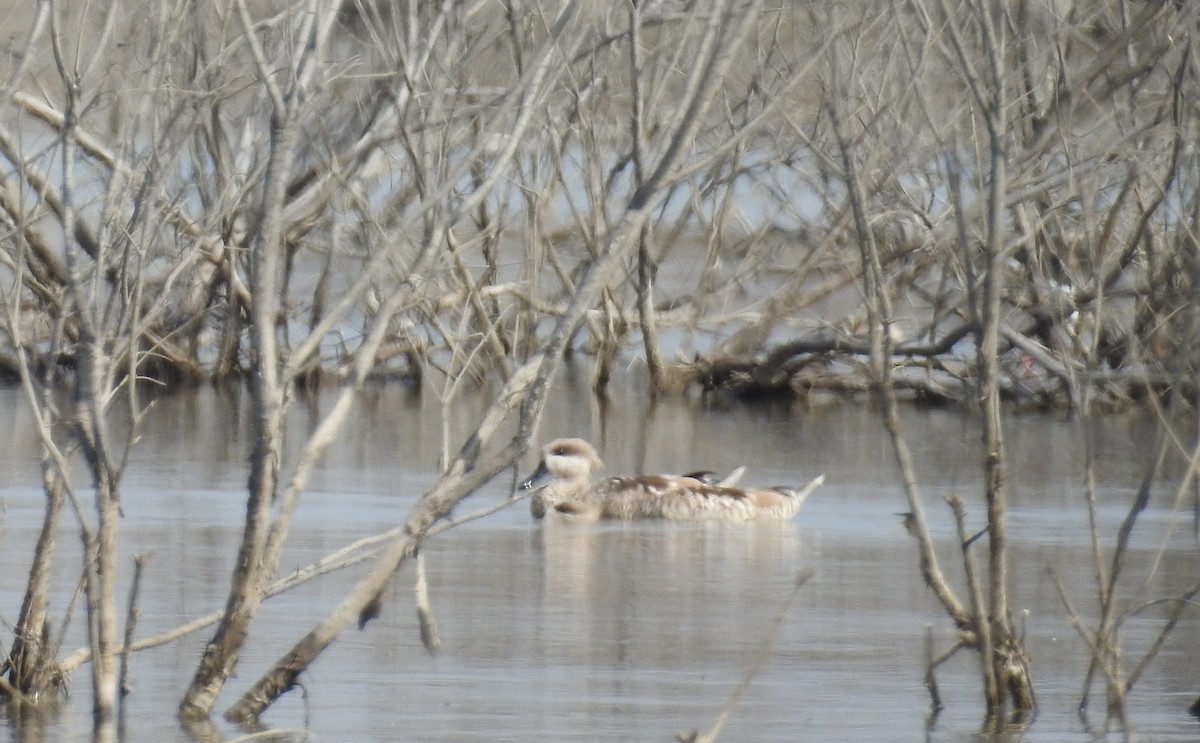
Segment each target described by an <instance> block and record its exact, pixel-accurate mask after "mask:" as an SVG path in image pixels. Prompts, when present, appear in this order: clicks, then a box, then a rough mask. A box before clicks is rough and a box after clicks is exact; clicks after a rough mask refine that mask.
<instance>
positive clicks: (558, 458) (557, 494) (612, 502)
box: [521, 439, 825, 521]
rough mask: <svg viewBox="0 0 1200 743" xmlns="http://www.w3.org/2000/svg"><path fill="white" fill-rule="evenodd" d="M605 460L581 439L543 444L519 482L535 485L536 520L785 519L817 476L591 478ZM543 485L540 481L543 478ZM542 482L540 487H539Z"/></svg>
mask: <svg viewBox="0 0 1200 743" xmlns="http://www.w3.org/2000/svg"><path fill="white" fill-rule="evenodd" d="M603 466H604V463H603V462H601V461H600V457H599V456H598V455H597V454H596V450H595V449H594V448H592V445H591V444H589V443H588V442H586V441H584V440H583V439H556V440H554V441H551V442H550V443H549V444H547V445H546V446H545V447H544V448H543V449H542V461H541V463H540V464H539V465H538V468H537V471H536V472H534V473H533V474H532V475H530V476H529V477H528V478H526V480H525V481H524V482H523V483H521V487H522V488H524V489H527V490H528V489H533V488H537V491H536V492H535V493H534V494H533V498H532V500H531V501H530V506H529V509H530V512H531V513H532V514H533V517H534V518H535V519H541V518H546V517H553V518H563V519H570V520H581V521H594V520H599V519H623V520H636V519H665V520H668V521H789V520H791V519H792V518H793V517H794V516H795V515H796V514H797V513H798V512H799V511H800V507H801V506H803V505H804V500H805V499H806V498H807V497H808V496H809V494H810V493H812V491H814V490H816V489H817V488H818V487H820V485H821V484H822V483H823V482H825V476H824V475H821V476H819V477H817V478H816V479H814V480H813V481H812V482H810V483H809V484H808V485H806V486H804V487H803V488H789V487H772V488H738V487H732V486H731V483H730V482H729V481H730V480H733V479H736V477H738V476H740V472H735V473H734V475H732V476H731V477H729V478H726V479H725V481H721V482H719V483H714V482H713V480H714V479H715V478H714V476H712V475H711V473H707V472H704V473H700V472H698V473H693V474H690V475H639V476H627V477H609V478H605V479H602V480H597V481H594V480H593V477H594V475H595V474H596V473H597V472H599V471H600V469H601V468H602V467H603ZM543 482H544V483H545V484H542V483H543ZM539 486H540V487H539Z"/></svg>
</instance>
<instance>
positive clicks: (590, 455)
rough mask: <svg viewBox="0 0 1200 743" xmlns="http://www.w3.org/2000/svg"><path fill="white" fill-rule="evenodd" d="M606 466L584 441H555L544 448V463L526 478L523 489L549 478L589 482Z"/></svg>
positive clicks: (535, 485)
mask: <svg viewBox="0 0 1200 743" xmlns="http://www.w3.org/2000/svg"><path fill="white" fill-rule="evenodd" d="M603 466H604V462H601V461H600V456H599V455H598V454H596V450H595V449H593V448H592V445H591V444H589V443H588V442H586V441H584V440H583V439H555V440H554V441H551V442H550V443H549V444H546V446H544V447H542V461H541V462H540V463H539V464H538V468H537V470H536V471H535V472H534V473H533V474H532V475H530V476H529V477H527V478H525V481H524V482H522V483H521V488H522V489H525V490H528V489H530V488H534V487H537V486H538V484H539V483H540V482H541V481H542V480H544V479H546V478H547V477H553V478H555V479H559V480H584V481H586V480H588V479H590V478H591V476H592V475H593V474H594V473H596V472H598V471H599V470H600V469H601V468H602V467H603Z"/></svg>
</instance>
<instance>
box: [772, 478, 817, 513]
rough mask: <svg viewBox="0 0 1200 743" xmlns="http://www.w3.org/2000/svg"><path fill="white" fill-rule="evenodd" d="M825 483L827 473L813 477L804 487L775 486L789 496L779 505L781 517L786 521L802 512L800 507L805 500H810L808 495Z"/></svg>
mask: <svg viewBox="0 0 1200 743" xmlns="http://www.w3.org/2000/svg"><path fill="white" fill-rule="evenodd" d="M823 484H825V475H817V476H816V477H815V478H813V480H812V482H810V483H809V484H807V485H805V486H804V487H803V488H799V489H797V488H775V490H777V491H779V492H780V493H783V494H784V495H786V496H787V500H786V501H784V502H783V503H782V504H780V506H779V514H778V516H779V518H780V519H781V520H784V521H786V520H789V519H791V518H793V517H794V516H795V515H796V514H798V513H800V508H801V507H802V506H803V505H804V501H806V500H808V496H810V495H812V492H813V491H814V490H816V489H817V488H819V487H821V486H822V485H823Z"/></svg>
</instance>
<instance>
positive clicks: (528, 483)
mask: <svg viewBox="0 0 1200 743" xmlns="http://www.w3.org/2000/svg"><path fill="white" fill-rule="evenodd" d="M549 474H550V470H548V469H546V461H545V460H542V461H541V462H540V463H539V464H538V468H537V470H535V471H534V473H533V474H532V475H530V476H529V477H526V478H525V480H524V481H523V482H522V483H521V490H530V489H532V488H535V487H537V484H538V483H539V482H541V481H542V480H543V479H545V478H546V476H548V475H549Z"/></svg>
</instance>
